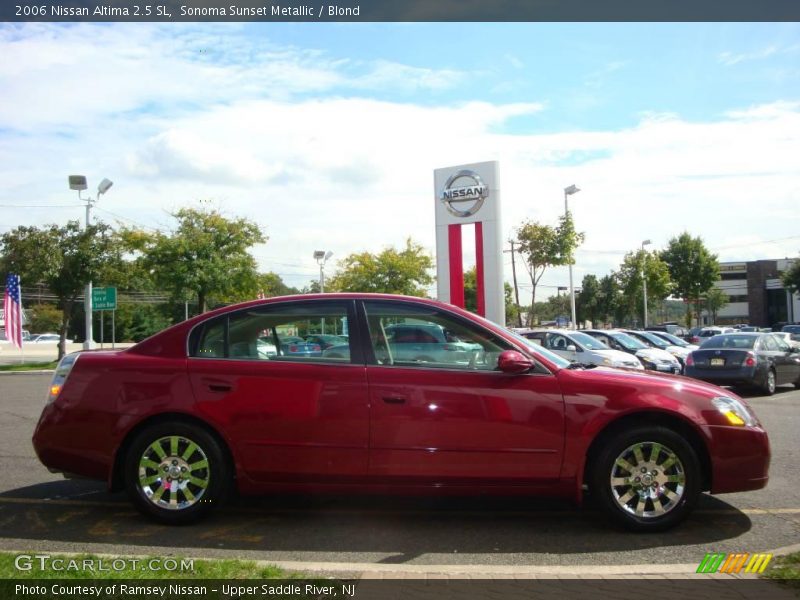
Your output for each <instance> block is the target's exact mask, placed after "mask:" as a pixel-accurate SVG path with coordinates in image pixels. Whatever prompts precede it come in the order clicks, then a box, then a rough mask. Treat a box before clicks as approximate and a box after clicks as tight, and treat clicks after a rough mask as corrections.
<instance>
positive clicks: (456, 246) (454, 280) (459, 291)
mask: <svg viewBox="0 0 800 600" xmlns="http://www.w3.org/2000/svg"><path fill="white" fill-rule="evenodd" d="M447 239H448V245H449V253H450V304H455V305H456V306H460V307H461V308H464V258H463V256H462V254H463V252H462V250H461V225H458V224H456V225H448V226H447Z"/></svg>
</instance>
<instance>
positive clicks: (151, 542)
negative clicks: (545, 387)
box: [0, 480, 752, 563]
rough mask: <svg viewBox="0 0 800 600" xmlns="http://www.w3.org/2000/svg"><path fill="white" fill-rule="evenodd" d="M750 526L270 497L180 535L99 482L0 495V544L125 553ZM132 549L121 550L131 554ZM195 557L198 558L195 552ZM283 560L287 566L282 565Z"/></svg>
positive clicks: (292, 553) (592, 538)
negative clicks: (100, 547)
mask: <svg viewBox="0 0 800 600" xmlns="http://www.w3.org/2000/svg"><path fill="white" fill-rule="evenodd" d="M751 526H752V523H751V521H750V518H749V517H748V516H747V515H746V514H744V513H743V512H741V511H739V510H737V509H736V508H734V507H732V506H731V505H729V504H726V503H725V502H723V501H721V500H719V499H718V498H716V497H711V496H708V495H704V496H702V497H701V499H700V502H699V505H698V507H697V510H696V511H695V513H694V514H693V515H692V516H691V517H690V518H689V519H688V520H687V521H686V522H685V523H683V524H682V525H680V526H679V527H677V528H675V529H673V530H671V531H668V532H665V533H656V534H634V533H630V532H627V531H623V530H620V529H618V528H616V527H615V526H613V525H612V524H610V523H609V522H608V521H607V520H606V518H605V517H604V516H603V515H602V514H601V513H600V512H598V511H596V510H594V509H593V508H591V506H588V507H585V508H576V507H574V506H572V505H570V504H566V503H564V502H563V501H557V500H547V499H532V498H529V497H510V498H505V497H504V498H498V497H491V498H490V497H477V498H474V497H473V498H464V497H425V498H421V497H402V496H392V497H388V496H364V495H362V496H357V497H354V496H323V495H314V496H310V495H302V496H300V495H281V496H270V497H258V498H237V499H235V500H233V501H232V502H230V503H229V504H228V505H227V506H226V507H224V508H223V509H220V510H218V511H216V512H215V513H213V514H212V515H210V516H209V517H208V518H206V519H205V520H204V521H202V522H200V523H197V524H194V525H189V526H181V527H170V526H164V525H160V524H158V523H155V522H153V521H150V520H149V519H147V518H145V517H144V516H142V515H140V514H139V513H138V512H137V511H136V510H135V509H134V508H133V506H132V505H131V504H130V503H129V502H128V501H127V498H126V496H125V495H124V494H108V493H107V492H106V491H105V488H104V485H103V484H102V483H98V482H90V481H80V480H67V481H53V482H49V483H42V484H37V485H33V486H29V487H24V488H17V489H14V490H10V491H8V492H5V493H3V494H0V537H2V538H15V539H16V540H43V539H46V540H48V541H55V542H65V543H69V544H74V545H75V546H76V547H78V548H80V547H81V545H84V544H96V543H102V544H114V545H123V546H126V547H129V548H128V550H127V551H129V552H135V549H136V547H148V548H149V549H150V550H149V551H152V548H159V547H163V548H192V549H198V550H200V549H204V548H213V549H227V550H238V551H252V552H260V553H264V552H266V553H276V554H278V553H280V555H281V556H285V557H294V558H291V560H299V559H300V558H299V557H302V556H303V555H312V554H313V555H314V556H316V557H319V556H320V555H325V554H327V553H330V556H331V557H332V558H328V559H326V560H331V561H335V560H340V559H337V558H333V557H337V556H338V557H340V556H341V553H342V552H343V551H346V552H350V553H365V554H373V555H377V556H381V555H384V557H383V558H382V559H377V560H379V561H380V562H385V563H403V562H407V561H410V560H413V559H414V558H415V557H417V556H420V555H422V554H431V553H433V554H454V553H460V554H462V555H463V554H480V555H486V554H494V555H502V554H508V553H525V554H530V553H542V554H548V555H551V556H552V555H570V554H585V553H592V552H597V553H603V552H621V551H628V552H630V551H632V552H635V551H637V550H642V549H649V548H664V547H669V546H684V545H700V546H709V545H712V544H713V543H719V542H721V541H723V540H728V539H730V540H734V539H735V538H737V537H739V536H741V535H742V534H744V533H745V532H747V531H749V530H750V529H751ZM130 547H132V548H130ZM198 554H200V552H198ZM286 559H287V560H288V559H289V558H286Z"/></svg>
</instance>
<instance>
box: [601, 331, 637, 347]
mask: <svg viewBox="0 0 800 600" xmlns="http://www.w3.org/2000/svg"><path fill="white" fill-rule="evenodd" d="M608 335H609V337H613V338H614V339H615V340H616V341H617V342H619V343H620V345H621V346H622V347H624V348H627V349H628V350H644V349H646V348H647V346H646V345H645V344H644V343H642V342H640V341H639V340H637V339H636V338H632V337H631V336H629V335H628V334H627V333H618V332H614V333H610V332H609V333H608Z"/></svg>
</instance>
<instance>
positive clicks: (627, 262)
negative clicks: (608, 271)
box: [617, 250, 672, 323]
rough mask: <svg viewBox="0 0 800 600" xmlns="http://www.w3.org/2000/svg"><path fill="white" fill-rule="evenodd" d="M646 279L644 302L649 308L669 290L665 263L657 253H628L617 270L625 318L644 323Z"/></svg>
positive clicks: (664, 296) (669, 284) (669, 281)
mask: <svg viewBox="0 0 800 600" xmlns="http://www.w3.org/2000/svg"><path fill="white" fill-rule="evenodd" d="M643 274H644V276H645V277H646V278H647V302H648V306H649V307H650V308H653V307H655V306H656V305H657V304H660V303H661V301H662V300H664V299H665V298H666V297H667V296H669V293H670V290H671V289H672V282H671V280H670V276H669V268H668V267H667V264H666V263H665V262H664V261H663V260H661V258H659V256H658V253H657V252H647V251H645V250H637V251H636V252H628V253H627V254H626V255H625V258H624V259H623V260H622V264H621V265H620V267H619V271H618V272H617V280H618V282H619V286H620V289H621V290H622V306H623V307H624V310H625V316H626V317H635V318H636V319H637V320H638V322H640V323H644V279H643V277H642V275H643Z"/></svg>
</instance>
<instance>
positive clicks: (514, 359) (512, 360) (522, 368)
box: [497, 350, 533, 375]
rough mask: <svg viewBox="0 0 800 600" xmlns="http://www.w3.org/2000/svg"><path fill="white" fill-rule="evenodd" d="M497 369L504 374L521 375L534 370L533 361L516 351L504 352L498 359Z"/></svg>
mask: <svg viewBox="0 0 800 600" xmlns="http://www.w3.org/2000/svg"><path fill="white" fill-rule="evenodd" d="M497 368H498V369H500V370H501V371H502V372H503V373H509V374H511V375H519V374H520V373H526V372H528V371H530V370H531V369H532V368H533V361H532V360H531V359H530V358H528V357H527V356H525V355H524V354H522V353H520V352H517V351H516V350H504V351H503V352H501V353H500V356H498V357H497Z"/></svg>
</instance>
